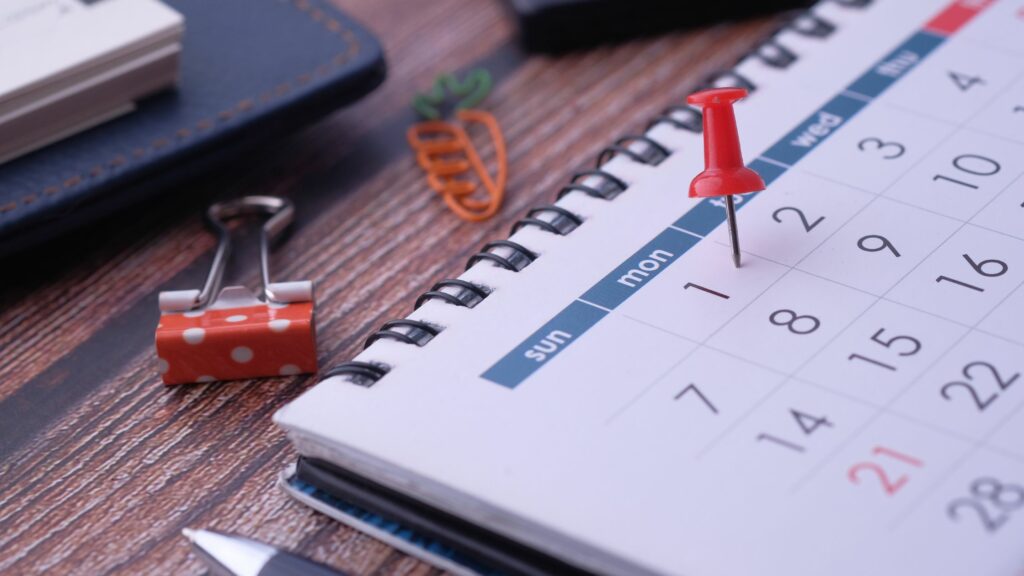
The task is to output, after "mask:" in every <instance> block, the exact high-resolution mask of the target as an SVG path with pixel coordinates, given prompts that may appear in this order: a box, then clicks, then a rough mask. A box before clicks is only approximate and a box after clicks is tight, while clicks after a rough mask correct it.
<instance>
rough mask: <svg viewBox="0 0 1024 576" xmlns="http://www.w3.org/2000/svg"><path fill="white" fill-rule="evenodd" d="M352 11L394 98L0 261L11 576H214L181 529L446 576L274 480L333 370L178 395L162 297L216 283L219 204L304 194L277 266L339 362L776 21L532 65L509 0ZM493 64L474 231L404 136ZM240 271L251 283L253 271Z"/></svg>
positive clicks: (379, 2)
mask: <svg viewBox="0 0 1024 576" xmlns="http://www.w3.org/2000/svg"><path fill="white" fill-rule="evenodd" d="M336 1H337V3H338V4H339V5H340V6H341V7H342V8H343V9H345V10H346V11H348V12H349V13H350V14H352V15H354V16H356V17H357V18H358V19H360V20H361V21H362V22H363V23H365V24H366V25H368V26H369V27H370V28H371V29H372V30H374V31H375V32H376V33H377V35H378V36H379V37H380V38H381V39H382V42H383V44H384V47H385V51H386V53H387V59H388V63H389V73H388V79H387V81H386V82H385V83H384V85H383V86H381V87H380V88H379V89H377V91H375V92H374V93H372V94H371V95H369V96H368V97H366V98H365V99H363V100H362V101H360V102H359V103H357V104H355V105H353V106H351V107H349V108H348V109H345V110H342V111H339V112H337V113H335V114H334V115H332V116H330V117H329V118H327V119H325V120H324V121H322V122H320V123H318V124H316V125H315V126H312V127H310V128H308V129H306V130H304V131H302V132H300V133H298V134H296V135H295V136H293V137H291V138H289V139H287V140H285V141H283V142H277V143H275V144H272V145H268V146H265V147H263V148H261V149H259V150H258V151H256V152H254V153H252V154H250V155H248V156H247V157H246V158H244V159H242V160H239V161H236V162H234V163H232V164H229V165H227V166H224V167H222V168H220V169H218V170H217V171H216V172H214V173H211V174H207V175H205V176H204V177H202V178H200V179H198V180H196V181H194V182H191V183H189V184H188V185H187V186H182V187H180V188H179V189H177V190H175V191H173V192H171V193H170V194H168V195H165V196H164V197H162V198H161V199H160V200H157V201H155V202H152V203H150V204H148V205H147V206H146V207H145V208H143V209H136V210H132V211H131V212H130V213H128V214H121V215H118V216H115V217H113V218H111V219H108V220H106V221H104V222H102V223H100V224H99V225H96V226H92V227H90V228H88V229H86V230H83V231H81V232H78V233H76V234H74V235H73V236H72V237H71V238H67V239H65V240H64V241H63V242H61V243H60V244H59V245H58V246H57V247H49V248H46V249H45V250H42V251H36V252H35V253H33V254H32V255H30V256H29V257H20V258H18V259H15V260H13V261H10V262H6V263H0V264H2V266H3V267H2V270H3V272H2V278H3V279H4V281H3V283H2V286H0V573H4V574H24V573H42V572H46V573H50V574H65V573H73V574H100V573H125V574H183V573H201V572H203V571H204V569H203V567H202V566H201V564H200V563H199V562H198V561H197V560H196V559H195V557H194V556H192V555H191V554H190V550H189V547H188V546H187V544H186V542H185V540H184V539H183V538H182V537H181V536H180V535H179V534H180V531H181V529H182V528H184V527H203V528H212V529H218V530H223V531H228V532H235V533H239V534H243V535H248V536H251V537H254V538H258V539H262V540H265V541H268V542H271V543H273V544H275V545H279V546H282V547H286V548H291V549H296V550H298V551H300V552H302V553H305V554H307V555H310V556H312V557H313V558H316V559H318V560H321V561H325V562H327V563H329V564H331V565H333V566H336V567H338V568H340V569H344V570H347V571H351V572H352V573H355V574H427V573H431V572H436V570H435V569H433V568H431V567H430V566H428V565H426V564H424V563H422V562H419V561H417V560H415V559H413V558H410V557H408V556H405V555H403V554H401V553H399V552H397V551H395V550H393V549H391V548H389V547H388V546H386V545H384V544H382V543H380V542H378V541H376V540H374V539H372V538H369V537H367V536H365V535H362V534H360V533H358V532H356V531H354V530H351V529H349V528H346V527H344V526H342V525H341V524H339V523H336V522H334V521H331V520H329V519H327V518H326V517H324V516H322V515H319V514H316V513H314V512H312V511H310V510H309V509H307V508H305V507H303V506H300V505H298V504H296V503H295V502H293V501H292V500H290V499H289V498H288V497H286V496H285V495H284V494H283V493H282V492H281V491H280V490H279V489H277V488H276V487H275V486H274V482H275V479H276V477H277V474H278V473H279V472H280V470H281V469H282V467H284V466H285V465H286V464H288V463H290V462H292V461H293V460H294V458H295V451H294V450H293V449H292V447H291V446H290V445H289V444H288V442H287V440H286V439H285V437H284V434H283V433H282V432H281V431H280V430H278V429H277V428H276V427H275V426H274V425H273V424H272V422H271V414H273V413H274V411H275V410H277V409H278V408H280V407H281V406H283V405H284V404H285V403H287V402H288V401H290V400H292V399H293V398H295V397H296V396H297V395H298V394H299V393H301V392H302V391H303V390H305V389H307V388H308V387H310V386H312V385H313V383H314V382H315V378H314V377H312V376H302V377H291V378H271V379H264V380H253V381H241V382H229V383H216V384H206V385H193V386H180V387H176V388H165V387H163V386H162V385H161V384H160V382H159V378H158V376H157V373H156V368H155V367H156V362H155V356H154V349H153V330H154V327H155V325H156V322H157V317H158V312H157V301H156V300H157V293H158V292H159V291H160V290H161V289H185V288H196V287H199V286H200V284H201V282H202V280H203V278H204V275H205V274H206V271H207V269H208V267H209V265H210V261H211V258H212V249H213V247H214V240H213V238H212V237H211V236H210V235H209V234H207V233H206V232H205V231H204V228H203V225H202V221H201V218H200V213H201V211H202V210H203V208H204V206H205V204H206V203H208V202H209V201H210V199H211V198H226V197H234V196H239V195H243V194H278V195H287V196H290V197H291V198H293V199H294V200H295V202H296V204H297V210H298V216H297V228H296V230H295V233H294V234H293V236H292V237H291V239H290V240H289V241H288V242H287V243H286V244H284V245H283V246H282V247H281V248H280V249H279V250H278V251H277V252H275V254H274V259H273V261H274V263H275V266H274V268H275V275H276V277H277V278H279V279H286V280H292V279H310V280H313V281H314V282H315V283H316V285H317V306H318V326H317V332H318V339H319V356H320V362H321V365H322V366H329V365H331V364H334V363H336V362H339V361H342V360H346V359H348V358H351V357H352V356H354V355H355V354H356V353H357V352H358V351H359V350H360V348H361V346H362V342H363V340H364V339H365V338H366V336H367V335H368V334H369V333H370V332H371V331H372V330H373V329H375V328H376V327H377V326H379V325H380V324H381V323H383V322H384V321H386V320H387V319H390V318H393V317H400V316H404V315H405V314H407V313H408V312H409V310H410V307H411V305H412V302H413V299H414V298H415V295H417V294H419V293H420V292H422V291H424V290H426V289H428V288H429V286H430V285H431V284H432V282H433V281H435V280H437V279H440V278H442V277H446V276H448V275H457V274H458V272H459V271H460V270H461V269H462V266H463V263H464V261H465V259H466V258H467V257H468V256H469V255H470V254H471V253H472V252H474V251H475V250H476V249H477V248H479V247H480V246H481V245H482V244H483V243H484V242H485V241H487V240H489V239H495V238H499V237H504V236H505V235H506V234H507V233H508V230H509V227H510V225H511V224H512V223H513V222H514V221H515V220H516V219H517V218H519V217H521V216H522V215H523V213H524V212H525V210H526V209H527V208H528V207H530V206H531V205H534V204H537V203H538V202H541V201H549V200H551V199H552V197H553V195H554V194H555V193H556V192H557V190H558V188H559V187H560V186H561V185H563V184H565V183H566V182H567V179H568V177H569V175H570V174H571V172H572V171H574V170H576V169H580V168H582V167H584V166H589V165H590V164H591V163H592V162H593V159H594V157H595V155H596V154H597V152H598V151H599V150H600V149H601V147H603V146H604V145H606V144H608V143H610V142H611V141H612V140H613V139H614V138H615V137H617V136H620V135H622V134H625V133H627V132H635V131H638V130H642V128H643V126H644V125H645V122H646V120H647V119H649V118H651V117H652V116H654V115H655V114H657V113H658V111H659V110H661V109H662V108H664V107H665V106H667V105H669V104H673V103H679V102H681V101H682V99H683V97H684V96H685V95H686V94H687V93H688V92H689V90H690V89H692V88H693V87H694V86H695V85H696V84H697V83H698V82H699V81H700V80H702V79H703V78H705V77H706V76H707V75H708V74H710V73H711V72H713V71H715V70H718V69H720V68H723V67H726V66H728V65H730V64H731V63H732V62H734V61H735V60H736V58H738V57H739V56H740V55H741V54H742V53H744V52H745V51H747V50H749V49H750V48H751V47H752V46H753V45H754V44H755V43H756V42H757V41H758V40H759V39H762V38H763V37H764V36H765V34H767V33H768V32H769V31H770V30H771V28H772V27H773V26H774V25H776V24H777V23H778V21H777V20H759V21H755V22H747V23H742V24H735V25H721V26H716V27H712V28H707V29H701V30H696V31H692V32H688V33H678V34H673V35H669V36H664V37H660V38H656V39H647V40H641V41H635V42H631V43H627V44H624V45H619V46H616V47H603V48H599V49H596V50H592V51H587V52H581V53H578V54H572V55H567V56H562V57H557V58H553V57H545V56H527V55H525V54H523V53H522V52H521V51H520V50H519V49H518V47H517V46H516V43H515V37H514V34H515V31H514V26H513V24H512V22H511V20H510V18H509V16H508V14H507V13H506V12H505V11H504V6H503V5H502V3H501V2H499V1H498V0H487V1H485V0H432V1H431V2H415V3H410V2H408V1H407V0H373V1H369V2H368V1H363V2H360V1H357V0H336ZM413 4H414V5H415V9H410V6H411V5H413ZM476 66H483V67H486V68H487V69H489V70H490V71H491V73H492V74H493V75H494V77H495V89H494V92H493V93H492V94H491V96H490V97H489V98H488V99H487V101H486V103H485V104H484V107H485V108H486V109H488V110H490V111H491V112H493V113H494V114H495V115H496V116H497V118H498V119H499V120H500V122H501V123H502V126H503V127H504V130H505V135H506V138H507V141H508V150H509V181H508V196H507V201H506V204H505V207H504V208H503V209H502V211H501V212H500V213H499V214H498V216H496V217H495V218H493V219H492V220H490V221H488V222H485V223H481V224H470V223H465V222H462V221H461V220H459V219H457V218H456V217H455V216H453V215H452V214H451V213H450V212H449V211H448V210H447V209H446V208H445V207H444V205H443V203H442V202H441V200H440V199H439V198H438V197H436V196H435V195H434V194H433V193H432V192H431V191H430V190H429V189H428V188H427V186H426V184H425V182H424V179H423V176H422V174H421V173H420V171H419V170H418V168H417V167H416V165H415V163H414V162H413V159H412V157H411V155H410V153H409V150H408V148H407V145H406V144H405V139H404V134H405V130H406V128H407V127H408V125H409V124H410V123H411V122H412V121H413V120H414V116H413V114H412V112H411V111H410V109H409V101H410V99H411V97H412V95H413V94H414V92H415V91H416V90H422V89H425V88H426V87H428V86H429V85H430V82H431V80H432V78H433V77H434V76H435V75H436V74H438V73H441V72H445V71H455V70H465V69H468V68H472V67H476ZM685 186H686V183H680V190H685ZM681 193H682V192H681ZM232 268H235V269H237V273H238V274H239V278H240V279H241V280H244V281H245V282H246V283H247V284H248V285H250V286H255V284H256V270H255V261H254V260H251V259H250V260H248V261H246V262H243V263H241V264H239V265H237V266H232Z"/></svg>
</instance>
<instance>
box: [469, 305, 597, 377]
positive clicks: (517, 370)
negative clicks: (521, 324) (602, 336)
mask: <svg viewBox="0 0 1024 576" xmlns="http://www.w3.org/2000/svg"><path fill="white" fill-rule="evenodd" d="M607 314H608V312H606V311H604V310H602V309H600V308H598V307H596V306H592V305H590V304H585V303H583V302H580V301H579V300H574V301H573V303H572V304H569V305H568V306H567V307H566V308H565V309H564V310H562V311H561V312H559V313H558V314H557V315H556V316H555V317H554V318H552V319H551V320H550V321H549V322H548V323H547V324H545V325H543V326H541V327H540V329H539V330H537V331H536V332H534V333H533V334H531V335H530V337H529V338H527V339H526V340H524V341H523V343H522V344H520V345H519V346H516V348H515V350H513V351H512V352H509V353H508V354H506V355H505V357H504V358H502V359H501V360H499V361H498V363H497V364H495V365H494V366H491V367H490V368H488V369H487V371H486V372H484V373H483V374H481V375H480V376H481V377H482V378H484V379H486V380H490V381H491V382H494V383H495V384H500V385H502V386H504V387H506V388H515V387H516V386H518V385H519V384H520V383H521V382H522V381H523V380H526V378H527V377H529V376H530V375H531V374H533V373H534V372H536V371H537V369H539V368H540V367H541V366H543V365H544V364H546V363H548V362H549V361H551V359H552V358H554V357H555V356H557V355H558V353H559V352H561V351H562V350H564V349H565V348H566V347H567V346H569V345H570V344H572V343H573V342H574V341H575V340H576V339H577V338H579V337H580V336H582V335H583V333H584V332H586V331H587V330H588V329H590V328H591V327H592V326H593V325H594V324H597V322H598V320H600V319H601V318H604V317H605V316H606V315H607Z"/></svg>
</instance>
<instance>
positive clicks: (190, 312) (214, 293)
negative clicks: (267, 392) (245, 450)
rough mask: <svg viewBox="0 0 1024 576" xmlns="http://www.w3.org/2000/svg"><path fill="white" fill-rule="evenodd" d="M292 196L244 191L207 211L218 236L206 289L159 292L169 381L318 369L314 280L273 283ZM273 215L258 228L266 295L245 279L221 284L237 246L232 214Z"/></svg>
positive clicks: (162, 359) (161, 354)
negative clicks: (276, 242)
mask: <svg viewBox="0 0 1024 576" xmlns="http://www.w3.org/2000/svg"><path fill="white" fill-rule="evenodd" d="M294 212H295V210H294V206H293V204H292V203H291V201H290V200H286V199H284V198H277V197H274V196H246V197H243V198H239V199H237V200H231V201H227V202H219V203H217V204H214V205H212V206H210V208H209V209H208V210H207V212H206V218H207V223H208V224H209V225H210V226H211V227H212V228H213V229H214V230H215V231H216V233H217V235H218V239H219V240H218V244H217V252H216V254H215V255H214V257H213V265H212V267H211V268H210V273H209V275H208V276H207V277H206V282H205V283H204V285H203V288H202V290H177V291H172V292H161V293H160V323H159V324H158V325H157V329H156V353H157V357H158V360H159V364H160V373H161V375H162V377H163V381H164V384H184V383H189V382H212V381H215V380H237V379H241V378H253V377H257V376H279V375H286V376H287V375H293V374H303V373H308V372H316V368H317V362H316V331H315V326H314V320H313V284H312V282H309V281H308V280H307V281H298V282H271V281H270V270H269V252H270V242H271V241H272V240H273V239H274V238H275V237H277V236H279V235H280V234H281V233H282V232H284V231H285V230H286V229H287V228H288V226H289V225H291V223H292V218H293V216H294ZM249 215H268V216H270V218H269V219H268V220H267V221H266V222H265V223H264V224H263V228H262V229H261V231H260V279H261V282H262V286H263V294H262V299H261V298H257V296H256V295H255V294H253V292H252V291H251V290H249V289H248V288H246V287H244V286H229V287H227V288H224V289H223V290H222V289H221V281H222V279H223V276H224V268H225V265H226V264H227V259H228V254H229V253H230V251H231V235H230V232H229V231H228V229H227V227H226V226H225V224H224V222H225V221H226V220H229V219H232V218H237V217H240V216H249Z"/></svg>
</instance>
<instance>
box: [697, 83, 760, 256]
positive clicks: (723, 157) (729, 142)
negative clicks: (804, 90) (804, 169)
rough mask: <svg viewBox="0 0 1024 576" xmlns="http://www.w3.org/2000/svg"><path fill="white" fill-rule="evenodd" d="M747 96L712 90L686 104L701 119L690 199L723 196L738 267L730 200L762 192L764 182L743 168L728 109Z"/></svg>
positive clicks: (738, 91)
mask: <svg viewBox="0 0 1024 576" xmlns="http://www.w3.org/2000/svg"><path fill="white" fill-rule="evenodd" d="M746 95H747V91H746V90H744V89H742V88H714V89H711V90H704V91H703V92H697V93H696V94H691V95H690V96H689V97H687V99H686V101H687V103H689V104H692V105H694V106H700V107H701V109H702V112H703V117H704V121H703V123H704V171H703V172H701V173H700V174H698V175H697V176H696V177H695V178H694V179H693V181H692V182H690V197H691V198H711V197H717V196H725V212H726V219H727V220H728V223H729V240H730V241H731V242H732V263H733V264H734V265H735V266H736V267H737V268H739V267H740V238H739V233H738V232H737V230H736V203H735V201H734V200H733V196H734V195H736V194H744V193H747V192H757V191H758V190H764V188H765V186H764V180H762V179H761V176H760V175H758V173H757V172H754V171H753V170H751V169H750V168H747V167H746V166H744V165H743V154H742V152H741V151H740V136H739V132H737V130H736V114H735V113H734V112H733V109H732V105H733V103H734V102H736V101H737V100H739V99H741V98H743V97H744V96H746Z"/></svg>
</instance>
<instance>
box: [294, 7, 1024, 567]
mask: <svg viewBox="0 0 1024 576" xmlns="http://www.w3.org/2000/svg"><path fill="white" fill-rule="evenodd" d="M815 11H816V13H817V14H819V15H820V16H821V17H822V18H824V19H826V20H827V21H828V22H830V23H832V24H834V27H835V29H834V30H833V31H832V32H831V33H830V34H829V35H828V36H827V37H824V38H812V37H807V36H803V35H799V34H796V33H792V32H784V33H782V34H781V35H780V36H779V38H778V41H779V42H780V43H781V44H783V45H787V46H790V47H791V48H792V49H793V51H794V52H795V53H796V54H797V56H798V59H797V61H796V62H795V63H794V64H793V65H791V66H790V67H788V68H787V69H785V70H775V69H771V68H768V67H765V66H763V65H760V64H757V63H755V62H753V61H747V62H744V63H741V64H740V65H739V67H738V70H739V71H740V72H741V73H743V74H744V75H745V76H746V77H748V78H750V79H751V80H752V81H753V82H754V83H755V84H756V85H757V90H756V91H755V92H754V93H753V94H752V95H751V96H750V97H749V99H747V100H745V101H743V102H742V103H740V104H738V105H737V115H738V120H739V128H740V134H741V137H742V139H743V144H744V154H745V158H746V160H747V161H748V165H750V166H752V167H754V168H755V169H757V170H758V171H760V172H761V174H762V176H764V178H765V180H766V181H768V182H769V186H768V189H767V190H766V191H764V192H762V193H760V194H758V195H756V196H748V197H746V198H744V200H743V202H741V203H740V204H739V208H740V210H739V213H738V219H739V228H740V232H741V242H742V248H743V266H742V267H741V268H740V269H735V268H733V266H732V262H731V259H730V257H729V245H728V238H727V236H726V231H725V230H724V226H723V224H722V223H723V220H724V211H723V210H722V208H721V207H720V206H719V205H716V203H715V202H712V201H701V202H695V201H692V200H690V199H688V198H687V197H686V192H687V189H688V185H689V182H690V180H691V179H692V178H693V176H694V175H696V174H697V173H698V172H699V171H700V170H701V169H702V154H701V147H702V142H701V138H700V136H699V135H695V134H691V133H688V132H686V131H684V130H678V129H675V128H672V127H670V126H668V125H665V124H662V125H659V126H658V127H656V128H655V129H653V130H652V131H651V132H650V133H649V134H648V135H649V136H651V137H652V138H654V139H656V140H658V141H659V142H661V143H662V144H664V145H665V146H666V147H667V148H669V149H670V150H671V151H672V154H671V155H670V156H669V157H668V158H667V159H665V160H664V161H663V162H661V163H660V164H659V165H657V166H655V167H651V166H645V165H641V164H638V163H635V162H632V161H630V160H628V159H627V158H625V157H623V156H619V157H616V158H615V159H614V160H612V161H611V162H610V163H609V164H608V165H607V166H606V167H605V169H606V170H608V171H609V172H612V173H614V174H615V175H617V176H618V177H620V178H622V179H623V180H624V181H626V182H627V183H628V184H629V187H628V189H627V190H626V192H624V193H623V194H622V195H620V196H619V197H617V198H615V199H614V200H612V201H600V200H595V199H591V198H588V197H586V196H585V195H583V194H577V193H572V194H569V195H568V196H566V197H565V198H564V199H563V200H562V201H560V205H561V206H564V207H566V208H568V209H571V210H572V211H573V212H575V213H577V214H579V215H580V216H582V217H583V218H584V219H585V222H584V223H583V224H582V225H581V226H580V227H579V228H578V229H576V230H574V231H573V232H572V233H570V234H568V235H566V236H556V235H553V234H550V233H547V232H544V231H541V230H538V229H535V228H530V227H528V228H524V229H523V230H521V231H520V232H518V233H517V234H516V235H515V236H513V238H512V239H513V240H515V241H516V242H519V243H521V244H523V245H524V246H527V247H528V248H530V249H531V250H533V251H535V252H536V253H537V254H538V255H539V256H538V257H537V259H536V261H535V262H533V263H532V264H530V265H529V266H528V267H526V268H525V269H523V270H522V271H521V272H519V273H513V272H508V271H505V270H502V269H500V268H497V267H492V266H490V265H489V264H488V263H486V262H484V263H481V264H478V265H476V266H474V267H473V268H472V269H470V270H469V271H468V272H467V273H466V275H465V276H464V278H466V279H468V280H471V281H474V282H477V283H480V284H483V285H486V286H488V287H489V288H491V289H492V290H493V292H492V293H491V294H490V295H489V296H488V297H487V298H486V299H485V300H483V301H482V302H481V303H480V304H479V305H477V306H476V307H474V308H473V309H465V308H459V307H455V306H452V305H449V304H446V303H443V302H440V301H431V302H428V303H427V304H425V305H424V306H422V307H421V308H419V309H418V310H417V311H416V312H415V313H414V314H413V315H412V316H411V317H412V318H416V319H420V320H424V321H428V322H433V323H435V324H436V325H438V326H440V327H442V328H443V330H442V332H441V333H440V334H439V335H438V336H437V337H435V338H434V339H433V340H431V341H430V342H429V343H427V344H426V345H425V346H423V347H422V348H421V347H416V346H414V345H409V344H403V343H399V342H394V341H388V340H380V341H378V342H377V343H376V344H374V345H373V346H371V347H370V348H369V349H367V350H366V351H365V352H364V353H363V354H362V355H360V357H359V359H360V360H364V361H371V362H380V363H382V364H386V365H387V366H388V367H389V368H390V371H389V373H388V374H387V375H386V376H385V377H384V378H382V379H381V380H380V381H379V382H377V383H376V384H375V385H373V386H372V387H364V386H357V385H354V384H353V383H351V382H349V381H346V380H345V379H343V378H340V377H339V378H332V379H328V380H326V381H325V382H323V383H321V384H319V385H318V386H316V387H315V388H314V389H312V390H311V391H310V392H307V393H306V394H305V395H304V396H302V397H301V398H299V399H298V400H297V401H296V402H294V403H292V404H291V405H289V406H288V407H286V408H285V409H284V410H282V411H281V412H279V413H278V415H277V417H276V419H277V421H278V423H279V424H281V425H282V426H284V427H285V428H286V429H287V430H288V431H289V432H290V435H291V438H292V439H293V440H294V441H295V442H296V444H297V446H298V448H299V450H300V451H301V452H302V453H304V454H306V455H309V456H314V457H320V458H326V459H328V460H331V461H333V462H335V463H338V464H340V465H342V466H344V467H346V468H349V469H351V470H354V471H356V472H357V473H359V474H362V475H365V476H367V477H369V478H371V479H374V480H375V481H377V482H380V483H383V484H385V485H388V486H391V487H393V488H395V489H398V490H401V491H403V492H406V493H409V494H411V495H413V496H414V497H416V498H419V499H421V500H423V501H425V502H427V503H429V504H431V505H433V506H436V507H439V508H442V509H445V510H449V511H452V512H454V513H456V514H458V515H460V516H463V517H466V518H468V519H469V520H471V521H473V522H476V523H478V524H480V525H483V526H486V527H488V528H490V529H492V530H495V531H498V532H501V533H503V534H506V535H509V536H511V537H513V538H516V539H518V540H520V541H523V542H525V543H528V544H529V545H531V546H534V547H536V548H539V549H541V550H544V551H546V552H548V553H550V554H553V555H556V556H559V557H561V558H564V559H567V560H569V561H571V562H573V563H575V564H577V565H580V566H582V567H585V568H589V569H591V570H595V571H599V572H612V573H642V572H650V573H664V574H688V575H698V574H699V575H710V574H723V575H736V574H808V575H812V574H813V575H817V574H850V575H854V574H857V575H859V574H964V575H968V574H969V575H978V574H1021V573H1024V377H1022V376H1021V375H1022V374H1024V287H1022V283H1024V178H1022V174H1024V2H1020V1H1003V2H995V3H990V2H983V1H969V0H962V1H961V2H953V3H950V2H948V1H945V0H934V1H923V0H922V1H914V2H876V3H874V4H873V5H871V6H870V7H868V8H863V9H860V8H852V7H844V6H840V5H838V3H828V4H821V5H819V6H818V7H816V8H815Z"/></svg>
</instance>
